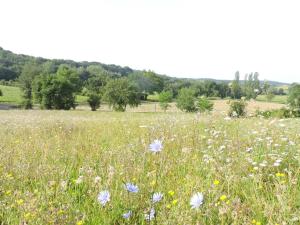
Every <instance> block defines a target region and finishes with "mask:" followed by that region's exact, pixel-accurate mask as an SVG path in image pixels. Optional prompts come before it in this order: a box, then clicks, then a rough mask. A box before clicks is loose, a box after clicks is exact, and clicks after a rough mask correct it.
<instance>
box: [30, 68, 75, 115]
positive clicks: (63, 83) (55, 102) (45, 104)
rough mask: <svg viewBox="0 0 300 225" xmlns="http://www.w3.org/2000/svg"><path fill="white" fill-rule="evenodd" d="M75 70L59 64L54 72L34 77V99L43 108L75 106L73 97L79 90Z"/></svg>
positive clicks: (66, 108) (65, 108) (68, 107)
mask: <svg viewBox="0 0 300 225" xmlns="http://www.w3.org/2000/svg"><path fill="white" fill-rule="evenodd" d="M79 85H80V84H79V77H78V74H77V73H76V71H75V70H74V69H72V68H69V67H67V66H61V67H60V68H59V69H58V70H57V72H56V73H55V74H47V75H40V76H38V77H37V78H36V79H35V89H34V90H35V99H36V101H37V102H38V103H39V104H40V105H41V107H42V108H44V109H64V110H69V109H71V108H75V106H76V104H75V97H76V93H77V92H78V90H79Z"/></svg>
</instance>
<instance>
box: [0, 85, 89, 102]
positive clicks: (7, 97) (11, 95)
mask: <svg viewBox="0 0 300 225" xmlns="http://www.w3.org/2000/svg"><path fill="white" fill-rule="evenodd" d="M0 89H1V90H2V92H3V96H0V104H1V103H5V104H10V105H20V104H21V103H22V97H21V94H22V93H21V90H20V88H18V87H11V86H3V85H0ZM76 102H77V103H78V104H83V103H87V97H86V96H81V95H77V96H76Z"/></svg>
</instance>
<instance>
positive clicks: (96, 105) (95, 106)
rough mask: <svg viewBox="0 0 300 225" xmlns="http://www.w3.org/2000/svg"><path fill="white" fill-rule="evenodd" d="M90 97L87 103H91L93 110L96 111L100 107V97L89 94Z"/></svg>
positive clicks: (95, 94)
mask: <svg viewBox="0 0 300 225" xmlns="http://www.w3.org/2000/svg"><path fill="white" fill-rule="evenodd" d="M88 97H89V98H88V100H87V102H88V103H89V105H90V107H91V110H92V111H96V110H97V109H98V108H99V107H100V99H101V97H100V95H99V94H97V93H89V94H88Z"/></svg>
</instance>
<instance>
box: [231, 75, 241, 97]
mask: <svg viewBox="0 0 300 225" xmlns="http://www.w3.org/2000/svg"><path fill="white" fill-rule="evenodd" d="M231 97H232V98H234V99H240V98H241V97H242V89H241V87H240V73H239V71H237V72H236V73H235V79H234V81H232V84H231Z"/></svg>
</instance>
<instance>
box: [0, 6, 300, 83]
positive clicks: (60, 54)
mask: <svg viewBox="0 0 300 225" xmlns="http://www.w3.org/2000/svg"><path fill="white" fill-rule="evenodd" d="M0 10H1V12H0V46H1V47H3V48H4V49H7V50H11V51H13V52H16V53H23V54H29V55H34V56H42V57H45V58H63V59H73V60H79V61H83V60H86V61H99V62H103V63H109V64H118V65H121V66H129V67H131V68H134V69H147V70H148V69H151V70H154V71H155V72H157V73H160V74H167V75H170V76H176V77H193V78H201V77H209V78H216V79H232V78H233V77H234V73H235V71H237V70H239V71H240V73H241V76H242V78H243V77H244V74H245V73H249V72H259V73H260V79H267V80H277V81H284V82H293V81H295V82H300V29H299V28H300V13H299V12H300V1H299V0H26V1H25V0H0Z"/></svg>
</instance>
